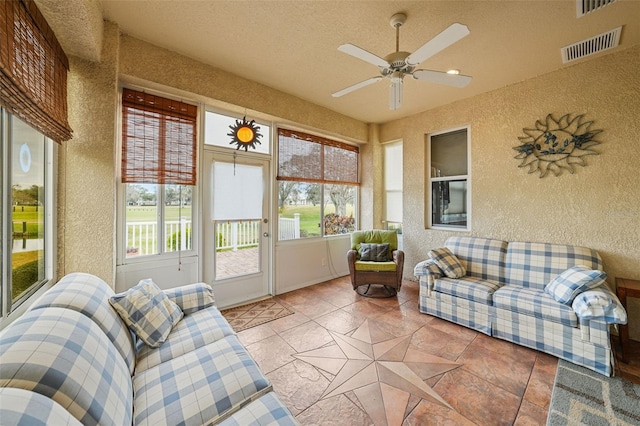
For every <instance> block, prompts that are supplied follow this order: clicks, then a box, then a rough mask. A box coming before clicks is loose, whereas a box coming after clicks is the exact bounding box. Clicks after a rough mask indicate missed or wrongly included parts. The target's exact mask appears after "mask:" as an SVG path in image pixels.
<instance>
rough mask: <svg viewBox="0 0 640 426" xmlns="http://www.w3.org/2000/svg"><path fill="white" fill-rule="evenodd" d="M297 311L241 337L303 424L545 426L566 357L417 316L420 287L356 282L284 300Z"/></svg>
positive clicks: (313, 288)
mask: <svg viewBox="0 0 640 426" xmlns="http://www.w3.org/2000/svg"><path fill="white" fill-rule="evenodd" d="M277 299H279V300H280V302H281V303H283V304H285V305H287V306H289V307H290V308H291V309H293V310H294V311H295V314H293V315H289V316H287V317H284V318H280V319H278V320H275V321H272V322H269V323H266V324H263V325H260V326H257V327H254V328H251V329H248V330H245V331H242V332H240V333H238V336H239V338H240V340H241V341H242V342H243V344H245V346H246V347H247V348H248V350H249V352H250V353H251V354H252V355H253V357H254V358H255V360H256V361H257V362H258V364H259V365H260V367H261V369H262V371H263V372H264V373H265V374H266V375H267V377H268V378H269V379H270V380H271V382H272V383H273V386H274V388H275V390H276V392H277V393H278V394H279V396H280V397H281V399H282V400H283V401H284V402H285V404H287V406H288V407H289V409H290V410H291V412H292V413H293V414H294V415H295V416H296V418H297V419H298V421H299V422H300V423H301V424H303V425H370V424H375V425H390V426H392V425H401V424H404V425H424V424H454V425H473V424H475V425H483V426H484V425H507V424H508V425H511V424H516V425H543V424H545V423H546V418H547V412H548V409H549V401H550V399H551V389H552V387H553V382H554V379H555V372H556V365H557V358H555V357H552V356H550V355H547V354H543V353H541V352H537V351H534V350H530V349H527V348H523V347H521V346H518V345H515V344H512V343H509V342H506V341H503V340H499V339H495V338H491V337H488V336H486V335H484V334H482V333H478V332H475V331H473V330H470V329H468V328H465V327H461V326H458V325H456V324H453V323H450V322H448V321H444V320H441V319H439V318H435V317H431V316H429V315H426V314H421V313H419V311H418V283H417V282H413V281H406V280H405V281H404V283H403V286H402V289H401V291H400V293H399V294H398V296H397V297H393V298H389V299H373V298H364V297H362V296H359V295H357V294H356V293H355V292H354V291H353V290H352V288H351V284H350V282H349V277H342V278H337V279H335V280H331V281H328V282H325V283H321V284H317V285H314V286H311V287H307V288H304V289H301V290H297V291H293V292H290V293H286V294H283V295H281V296H277Z"/></svg>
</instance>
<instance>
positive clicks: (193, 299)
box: [163, 283, 216, 315]
mask: <svg viewBox="0 0 640 426" xmlns="http://www.w3.org/2000/svg"><path fill="white" fill-rule="evenodd" d="M163 291H164V293H165V294H166V295H167V296H168V297H169V299H171V300H172V301H174V302H175V303H176V304H177V305H178V306H180V309H182V312H184V314H185V315H188V314H192V313H194V312H197V311H199V310H201V309H205V308H208V307H209V306H215V304H216V300H215V298H214V296H213V289H212V288H211V286H210V285H209V284H205V283H195V284H188V285H183V286H180V287H175V288H170V289H167V290H163Z"/></svg>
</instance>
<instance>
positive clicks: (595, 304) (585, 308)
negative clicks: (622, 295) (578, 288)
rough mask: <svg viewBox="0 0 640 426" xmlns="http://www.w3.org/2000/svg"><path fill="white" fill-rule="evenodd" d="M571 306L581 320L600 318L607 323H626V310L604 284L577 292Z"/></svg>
mask: <svg viewBox="0 0 640 426" xmlns="http://www.w3.org/2000/svg"><path fill="white" fill-rule="evenodd" d="M571 306H572V307H573V310H574V312H575V313H576V316H577V317H578V318H580V320H581V321H590V320H600V321H603V322H605V323H607V324H626V323H627V312H626V311H625V310H624V307H623V306H622V303H620V300H619V299H618V297H617V296H616V295H615V294H614V293H613V292H612V291H611V290H609V288H608V287H606V286H599V287H596V288H594V289H592V290H587V291H585V292H582V293H580V294H578V296H576V298H575V299H574V300H573V304H572V305H571Z"/></svg>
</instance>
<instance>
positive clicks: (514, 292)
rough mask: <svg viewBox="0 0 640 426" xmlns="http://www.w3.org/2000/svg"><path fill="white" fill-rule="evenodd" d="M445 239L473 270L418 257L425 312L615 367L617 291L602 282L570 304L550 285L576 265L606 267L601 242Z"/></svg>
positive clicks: (605, 368) (619, 318) (622, 316)
mask: <svg viewBox="0 0 640 426" xmlns="http://www.w3.org/2000/svg"><path fill="white" fill-rule="evenodd" d="M445 246H446V247H447V248H448V249H449V250H451V252H453V254H454V255H455V257H456V258H457V259H458V260H459V261H460V263H461V264H462V265H463V266H464V268H465V270H466V274H465V275H464V276H463V277H461V278H448V277H447V276H446V275H445V272H444V271H443V270H442V269H440V268H439V267H438V266H437V265H436V263H435V261H434V260H433V259H427V260H425V261H422V262H420V263H418V264H417V265H416V266H415V268H414V275H415V276H416V277H417V278H418V279H419V281H420V298H419V308H420V312H423V313H426V314H430V315H434V316H437V317H440V318H443V319H446V320H448V321H452V322H455V323H457V324H460V325H464V326H466V327H469V328H472V329H474V330H477V331H480V332H482V333H485V334H487V335H489V336H495V337H498V338H501V339H504V340H508V341H510V342H514V343H517V344H520V345H523V346H527V347H530V348H533V349H537V350H540V351H542V352H546V353H549V354H551V355H554V356H557V357H558V358H562V359H565V360H567V361H570V362H573V363H575V364H578V365H582V366H584V367H587V368H590V369H592V370H594V371H597V372H599V373H601V374H604V375H606V376H610V375H611V374H612V371H613V360H614V358H613V356H612V351H611V344H610V334H609V331H610V330H609V329H610V325H611V324H625V323H626V312H625V310H624V308H623V307H622V305H621V304H620V301H619V300H618V298H617V297H616V295H615V294H614V293H613V292H612V291H611V290H609V288H608V287H607V286H606V285H605V284H602V285H600V286H598V287H596V288H594V289H590V290H588V291H585V292H584V293H582V294H580V295H579V296H578V297H576V298H575V300H574V301H573V303H572V304H568V305H567V304H563V303H559V302H557V301H556V300H555V299H554V298H553V297H552V296H551V295H549V294H547V293H546V292H545V286H546V285H547V284H548V283H549V282H550V281H551V280H553V279H554V278H555V277H557V276H559V275H560V274H562V273H563V272H565V271H566V270H567V269H569V268H571V267H574V266H576V265H584V266H585V267H587V268H589V269H593V270H602V269H603V264H602V259H601V258H600V255H599V254H598V253H597V252H596V251H595V250H592V249H589V248H586V247H578V246H571V245H560V244H544V243H532V242H506V241H500V240H492V239H485V238H477V237H466V236H465V237H451V238H449V239H447V241H446V242H445ZM603 301H606V303H605V302H603Z"/></svg>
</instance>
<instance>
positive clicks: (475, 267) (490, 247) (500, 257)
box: [444, 237, 507, 283]
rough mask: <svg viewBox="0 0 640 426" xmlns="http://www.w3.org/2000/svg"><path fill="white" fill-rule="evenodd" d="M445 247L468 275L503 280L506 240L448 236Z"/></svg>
mask: <svg viewBox="0 0 640 426" xmlns="http://www.w3.org/2000/svg"><path fill="white" fill-rule="evenodd" d="M444 245H445V247H447V248H448V249H449V250H451V251H452V252H453V254H455V255H456V257H457V258H458V260H459V261H460V263H462V265H463V266H464V269H465V270H466V271H467V274H466V275H467V276H468V277H476V278H482V279H484V280H490V281H497V282H500V283H503V282H504V277H505V272H504V268H505V259H506V253H507V242H506V241H500V240H490V239H487V238H476V237H449V238H448V239H447V241H446V242H445V244H444Z"/></svg>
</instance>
